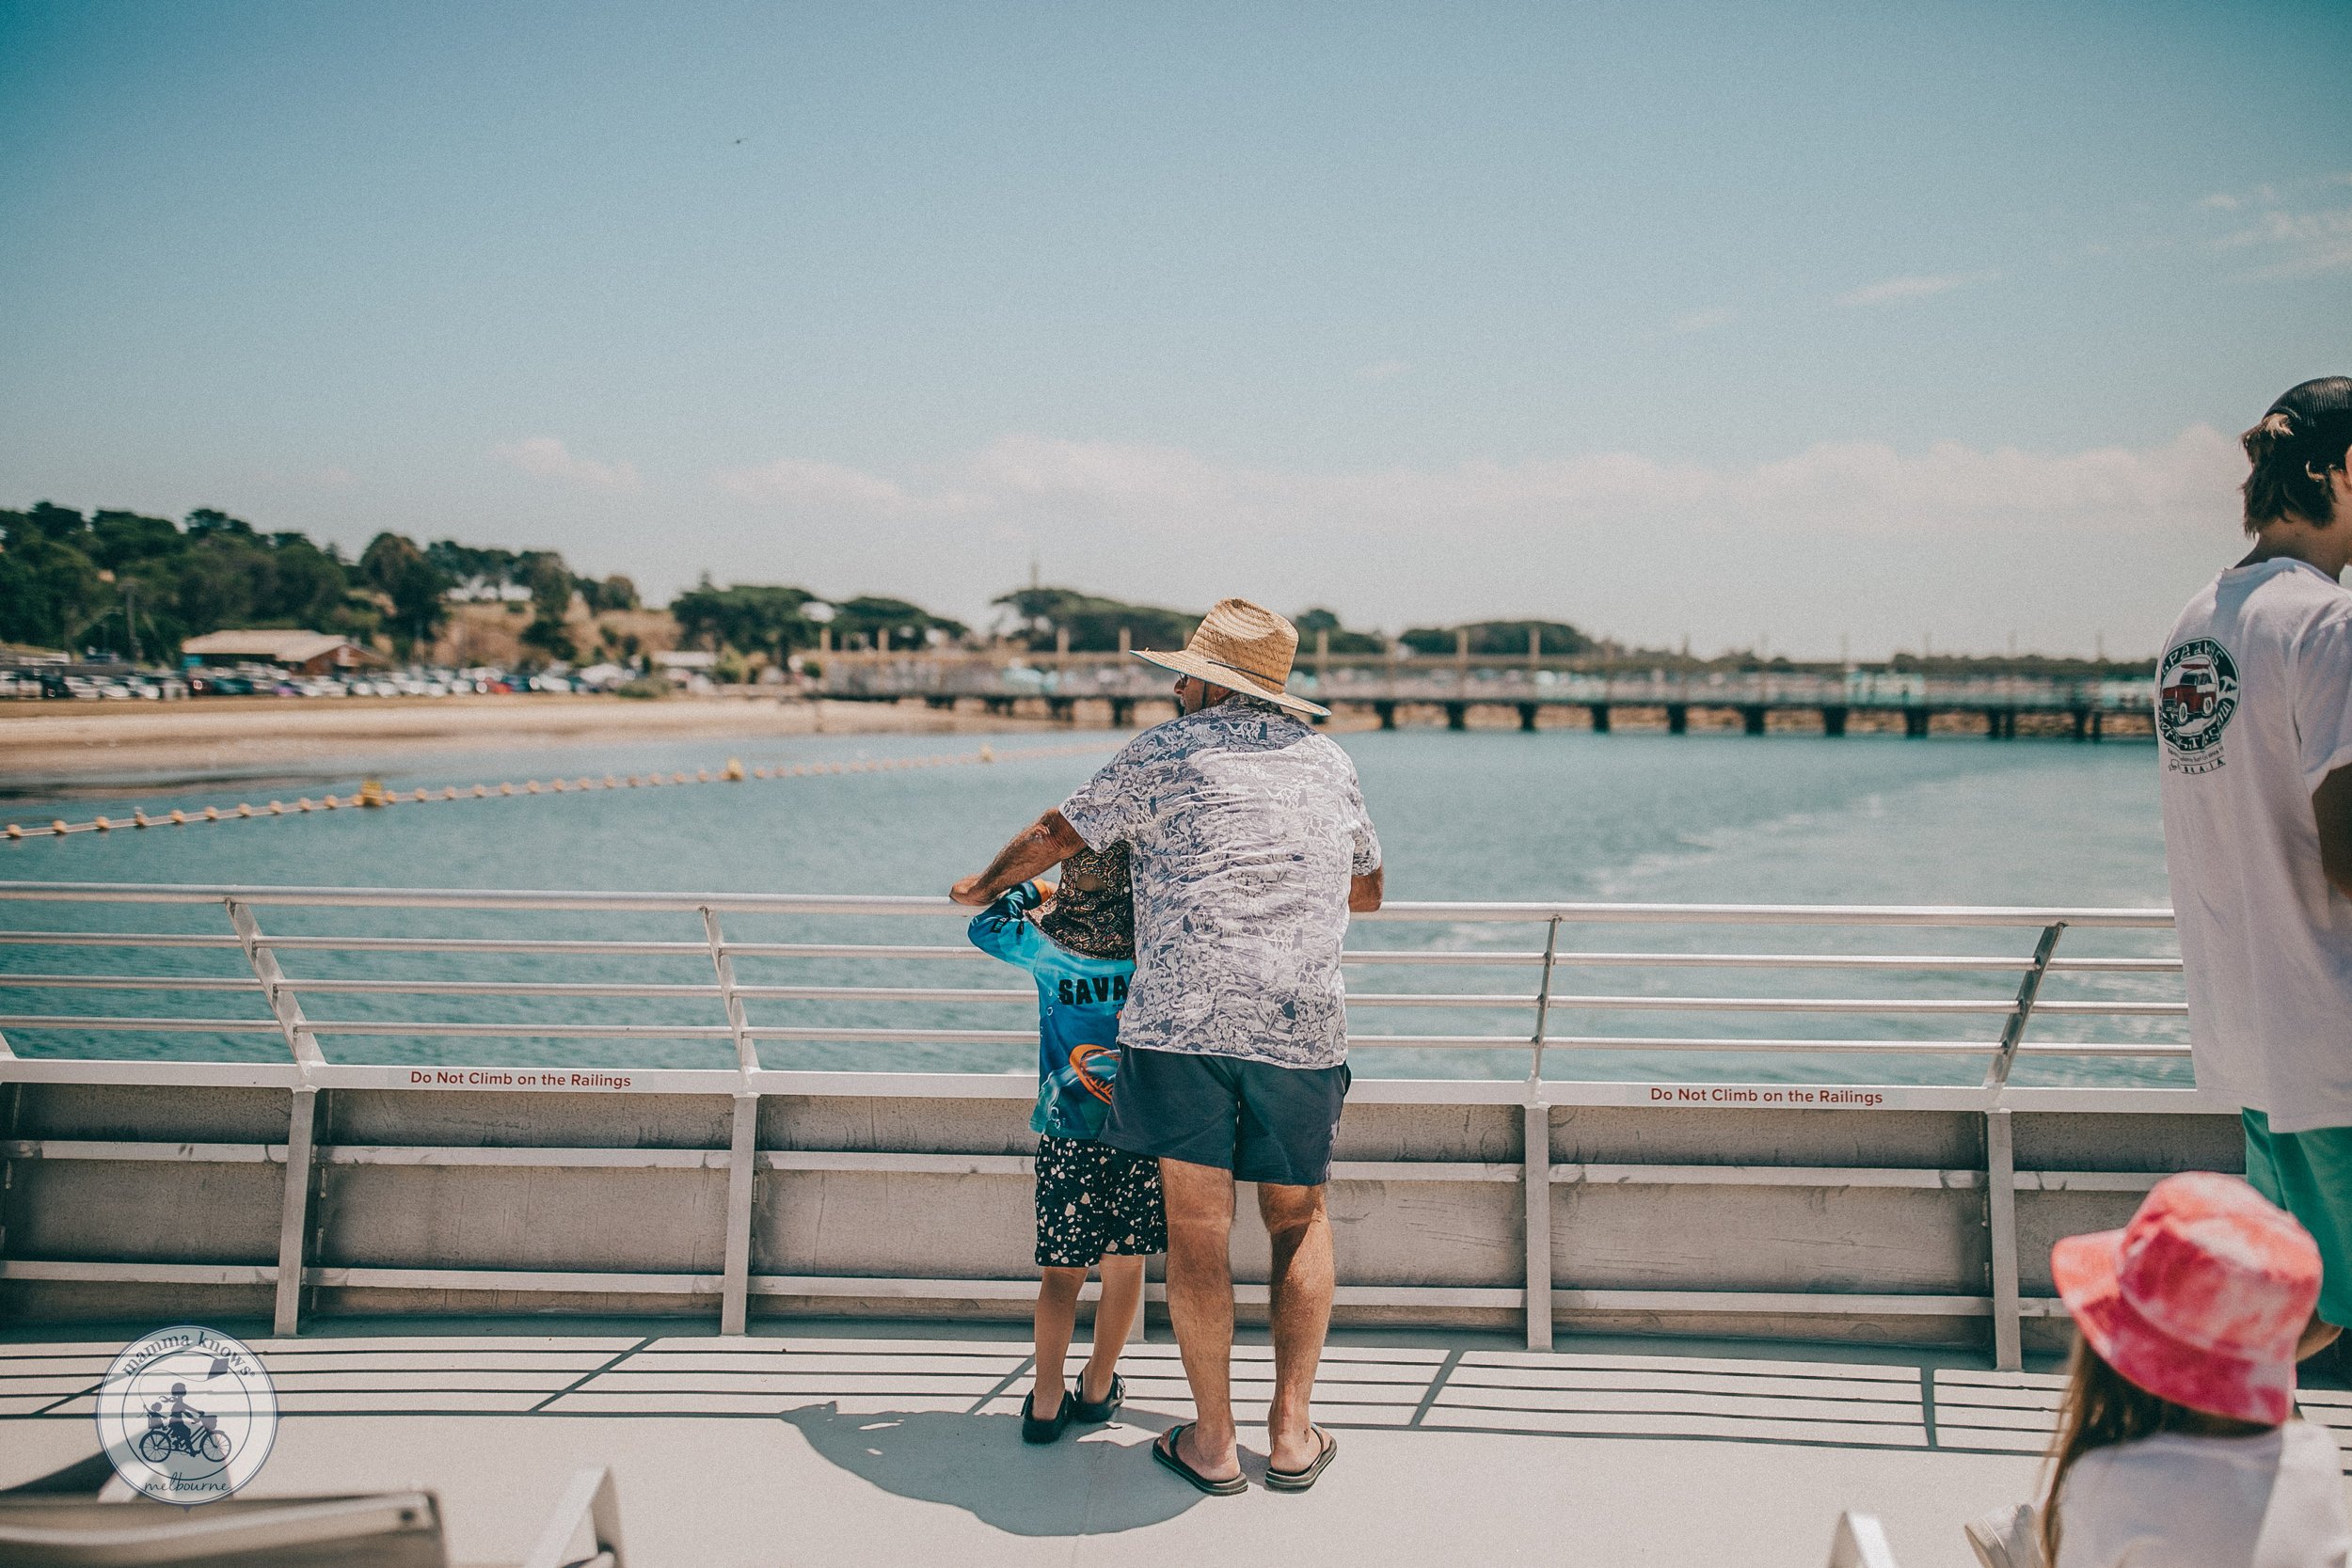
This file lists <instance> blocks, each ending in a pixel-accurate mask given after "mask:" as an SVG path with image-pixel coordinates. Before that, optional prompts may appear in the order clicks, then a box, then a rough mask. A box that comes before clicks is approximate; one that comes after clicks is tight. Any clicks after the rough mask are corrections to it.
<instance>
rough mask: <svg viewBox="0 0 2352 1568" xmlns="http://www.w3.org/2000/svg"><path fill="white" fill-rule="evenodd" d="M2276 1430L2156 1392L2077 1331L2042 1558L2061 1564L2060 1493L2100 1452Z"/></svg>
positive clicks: (2045, 1503)
mask: <svg viewBox="0 0 2352 1568" xmlns="http://www.w3.org/2000/svg"><path fill="white" fill-rule="evenodd" d="M2269 1430H2270V1429H2269V1428H2268V1427H2266V1426H2264V1425H2262V1424H2260V1423H2259V1422H2255V1421H2238V1420H2233V1419H2231V1418H2229V1417H2227V1416H2208V1415H2206V1414H2205V1413H2204V1412H2203V1411H2201V1410H2191V1409H2190V1408H2189V1407H2188V1406H2187V1405H2185V1404H2175V1403H2173V1402H2171V1401H2170V1400H2168V1399H2165V1398H2163V1397H2162V1396H2160V1395H2157V1394H2152V1393H2150V1392H2149V1391H2148V1390H2147V1389H2145V1388H2142V1387H2141V1386H2139V1385H2138V1384H2137V1383H2134V1382H2133V1381H2132V1380H2131V1379H2129V1378H2127V1377H2125V1376H2124V1375H2123V1374H2122V1372H2119V1371H2117V1370H2115V1369H2114V1368H2113V1367H2110V1366H2108V1365H2107V1362H2106V1357H2105V1356H2103V1355H2101V1354H2099V1353H2098V1352H2097V1351H2095V1350H2092V1349H2091V1348H2090V1344H2089V1343H2088V1342H2087V1341H2086V1340H2085V1339H2084V1338H2083V1337H2082V1336H2081V1335H2080V1334H2079V1333H2077V1334H2076V1335H2075V1336H2074V1360H2073V1362H2072V1363H2071V1364H2070V1365H2069V1366H2068V1368H2067V1378H2066V1398H2065V1400H2064V1401H2063V1402H2061V1403H2060V1404H2059V1405H2058V1432H2057V1433H2055V1434H2054V1435H2053V1436H2052V1437H2051V1439H2050V1452H2049V1462H2050V1486H2049V1490H2048V1491H2047V1492H2045V1493H2044V1494H2043V1495H2042V1561H2044V1562H2047V1563H2053V1564H2055V1563H2056V1562H2057V1561H2058V1530H2059V1520H2058V1493H2059V1492H2060V1491H2062V1490H2063V1489H2064V1488H2065V1485H2066V1472H2067V1471H2069V1470H2071V1469H2073V1468H2074V1462H2075V1461H2076V1460H2078V1459H2080V1458H2081V1457H2082V1456H2083V1455H2085V1454H2087V1453H2089V1452H2090V1451H2091V1450H2092V1449H2111V1448H2114V1447H2115V1446H2116V1445H2118V1444H2120V1443H2136V1442H2137V1441H2138V1440H2139V1439H2140V1438H2142V1437H2153V1436H2154V1435H2155V1434H2156V1433H2159V1432H2185V1433H2195V1434H2197V1435H2199V1436H2202V1437H2250V1436H2252V1435H2254V1434H2255V1433H2262V1432H2268V1431H2269Z"/></svg>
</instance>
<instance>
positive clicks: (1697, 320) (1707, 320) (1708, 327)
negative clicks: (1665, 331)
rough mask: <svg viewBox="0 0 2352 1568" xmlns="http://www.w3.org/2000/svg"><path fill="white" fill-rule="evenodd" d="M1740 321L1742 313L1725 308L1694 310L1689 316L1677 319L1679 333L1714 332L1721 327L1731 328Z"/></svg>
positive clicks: (1675, 327) (1676, 326)
mask: <svg viewBox="0 0 2352 1568" xmlns="http://www.w3.org/2000/svg"><path fill="white" fill-rule="evenodd" d="M1739 319H1740V312H1739V311H1737V310H1734V309H1730V308H1729V307H1727V306H1726V307H1723V308H1719V309H1713V310H1693V311H1692V312H1691V313H1690V314H1689V315H1687V316H1677V317H1676V318H1675V323H1674V329H1675V330H1676V331H1677V332H1712V331H1714V330H1715V328H1717V327H1719V326H1729V325H1731V324H1732V323H1733V322H1736V321H1738V320H1739Z"/></svg>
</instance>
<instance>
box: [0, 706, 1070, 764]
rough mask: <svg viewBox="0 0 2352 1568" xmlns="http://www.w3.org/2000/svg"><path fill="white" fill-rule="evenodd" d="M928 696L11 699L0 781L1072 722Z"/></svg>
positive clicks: (0, 715) (1, 714)
mask: <svg viewBox="0 0 2352 1568" xmlns="http://www.w3.org/2000/svg"><path fill="white" fill-rule="evenodd" d="M1067 727H1068V726H1065V725H1057V724H1050V723H1047V722H1044V721H1023V720H1014V719H1006V718H1003V717H1001V716H990V715H984V714H979V713H946V712H941V711H938V710H936V709H933V708H930V707H926V706H925V705H922V704H920V703H904V704H882V703H835V702H803V701H781V702H780V701H777V700H775V699H773V698H767V697H709V698H695V697H673V698H666V699H663V700H660V701H658V702H644V701H637V700H631V699H629V698H625V697H602V696H586V695H580V696H564V695H557V694H552V693H544V692H542V693H534V694H532V695H528V696H526V695H520V694H517V695H515V696H496V697H438V698H433V697H420V698H397V697H389V698H367V699H358V698H354V699H351V700H348V701H343V702H326V701H294V700H291V699H285V698H254V699H249V700H248V699H240V698H233V697H231V698H206V699H201V700H196V701H188V702H180V703H171V704H139V705H131V704H127V703H106V704H96V703H72V704H65V703H19V704H9V705H0V784H10V785H16V786H20V787H21V786H23V785H26V784H39V783H46V782H53V781H54V782H88V783H96V782H101V781H106V782H117V781H119V782H128V781H132V780H152V779H160V778H170V777H201V776H210V775H234V774H238V773H243V772H248V771H253V770H259V769H268V768H286V767H301V768H323V767H324V768H331V767H334V766H336V765H338V764H339V763H345V762H349V763H355V764H356V763H358V762H361V761H369V760H380V759H382V758H383V757H384V756H385V754H386V753H387V752H410V751H418V752H422V751H439V750H458V749H473V750H479V749H481V748H483V747H487V746H497V747H501V748H504V747H516V748H525V747H532V746H555V745H580V744H583V743H596V742H599V741H630V740H667V739H687V738H707V739H712V740H719V739H725V738H729V737H739V738H745V739H754V738H761V737H767V736H793V735H854V734H875V735H884V734H896V735H908V734H958V733H973V732H977V731H983V730H986V731H996V732H1002V731H1005V730H1008V729H1037V730H1047V729H1060V728H1067Z"/></svg>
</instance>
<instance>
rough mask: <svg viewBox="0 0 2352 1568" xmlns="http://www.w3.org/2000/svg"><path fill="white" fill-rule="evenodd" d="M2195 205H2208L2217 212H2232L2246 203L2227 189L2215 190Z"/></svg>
mask: <svg viewBox="0 0 2352 1568" xmlns="http://www.w3.org/2000/svg"><path fill="white" fill-rule="evenodd" d="M2197 205H2199V206H2200V207H2210V208H2212V209H2213V210H2214V211H2215V212H2217V213H2234V212H2236V211H2237V210H2238V209H2239V208H2240V207H2243V206H2245V205H2246V203H2245V202H2244V201H2243V200H2242V199H2240V198H2237V197H2234V196H2232V195H2231V194H2230V193H2229V192H2228V191H2216V192H2214V193H2213V194H2212V195H2211V196H2209V197H2207V198H2204V199H2203V200H2202V201H2200V202H2199V203H2198V204H2197Z"/></svg>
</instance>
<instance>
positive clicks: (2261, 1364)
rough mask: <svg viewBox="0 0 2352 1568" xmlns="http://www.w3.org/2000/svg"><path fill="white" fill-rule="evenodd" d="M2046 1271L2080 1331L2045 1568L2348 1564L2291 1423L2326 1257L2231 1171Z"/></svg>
mask: <svg viewBox="0 0 2352 1568" xmlns="http://www.w3.org/2000/svg"><path fill="white" fill-rule="evenodd" d="M2050 1272H2051V1274H2052V1275H2054V1276H2055V1278H2056V1280H2057V1283H2058V1294H2059V1296H2060V1297H2061V1298H2063V1299H2064V1301H2065V1303H2066V1309H2067V1310H2068V1311H2069V1312H2071V1313H2073V1314H2074V1327H2075V1330H2076V1335H2075V1341H2074V1366H2073V1370H2072V1376H2071V1379H2070V1381H2069V1384H2068V1386H2067V1390H2066V1399H2065V1403H2064V1404H2063V1405H2062V1407H2061V1408H2060V1412H2059V1418H2058V1436H2057V1438H2056V1440H2055V1441H2054V1442H2053V1444H2052V1448H2051V1457H2052V1460H2053V1461H2054V1463H2053V1466H2052V1473H2051V1477H2050V1487H2049V1492H2048V1495H2047V1497H2046V1499H2045V1501H2044V1502H2043V1504H2042V1528H2041V1536H2042V1542H2041V1544H2042V1553H2043V1556H2044V1558H2045V1560H2047V1561H2048V1562H2049V1563H2050V1564H2051V1568H2122V1565H2124V1564H2129V1565H2130V1568H2304V1565H2306V1564H2322V1563H2326V1564H2338V1565H2341V1564H2344V1563H2345V1561H2346V1554H2347V1551H2352V1528H2347V1527H2346V1524H2345V1519H2344V1477H2343V1460H2342V1456H2341V1455H2340V1454H2339V1453H2338V1451H2337V1449H2336V1444H2335V1439H2334V1437H2333V1436H2332V1435H2331V1434H2330V1433H2328V1430H2327V1428H2325V1427H2322V1426H2318V1425H2316V1424H2314V1423H2312V1422H2310V1421H2305V1420H2301V1419H2297V1418H2294V1417H2295V1412H2294V1405H2295V1345H2296V1338H2297V1337H2298V1336H2299V1335H2300V1334H2301V1333H2302V1331H2303V1325H2304V1323H2306V1322H2307V1321H2308V1320H2309V1319H2310V1317H2311V1313H2312V1302H2314V1301H2315V1300H2317V1299H2318V1296H2319V1273H2320V1264H2319V1248H2318V1246H2317V1245H2316V1244H2315V1243H2313V1242H2312V1238H2311V1235H2310V1233H2309V1232H2307V1231H2306V1230H2305V1229H2304V1228H2303V1227H2301V1226H2300V1225H2298V1224H2296V1221H2295V1219H2294V1217H2293V1216H2292V1215H2289V1214H2287V1213H2286V1212H2283V1211H2281V1210H2279V1209H2277V1208H2274V1207H2272V1206H2271V1204H2270V1203H2269V1202H2267V1201H2266V1200H2265V1199H2264V1197H2263V1196H2262V1195H2260V1194H2259V1193H2257V1192H2255V1191H2254V1189H2253V1188H2251V1187H2249V1186H2248V1185H2247V1184H2246V1183H2245V1182H2243V1181H2241V1180H2238V1179H2236V1178H2235V1177H2230V1176H2217V1175H2213V1174H2210V1173H2207V1172H2191V1173H2188V1174H2185V1175H2181V1176H2169V1177H2167V1178H2165V1180H2162V1181H2159V1182H2157V1183H2156V1185H2155V1187H2154V1189H2153V1190H2152V1191H2151V1192H2150V1193H2149V1195H2148V1197H2147V1200H2146V1201H2145V1202H2143V1203H2142V1204H2141V1205H2140V1206H2139V1212H2137V1213H2136V1214H2134V1215H2133V1216H2132V1221H2131V1224H2129V1225H2127V1226H2125V1227H2123V1228H2122V1229H2121V1230H2105V1231H2100V1232H2098V1233H2096V1234H2094V1235H2089V1236H2070V1237H2068V1238H2066V1239H2065V1240H2064V1241H2062V1242H2060V1243H2058V1245H2057V1246H2056V1247H2054V1248H2052V1249H2051V1252H2050Z"/></svg>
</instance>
